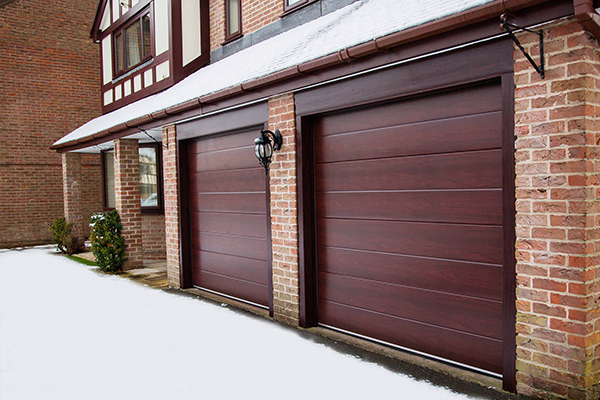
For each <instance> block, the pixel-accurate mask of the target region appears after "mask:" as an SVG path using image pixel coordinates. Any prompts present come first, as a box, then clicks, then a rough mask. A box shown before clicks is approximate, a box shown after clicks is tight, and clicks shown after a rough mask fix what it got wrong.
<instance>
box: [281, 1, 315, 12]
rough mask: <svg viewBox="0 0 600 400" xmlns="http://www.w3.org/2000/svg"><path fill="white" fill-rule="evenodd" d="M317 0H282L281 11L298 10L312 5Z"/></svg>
mask: <svg viewBox="0 0 600 400" xmlns="http://www.w3.org/2000/svg"><path fill="white" fill-rule="evenodd" d="M315 1H317V0H283V11H284V12H287V11H291V10H295V9H296V8H300V7H302V6H304V5H306V4H310V3H314V2H315Z"/></svg>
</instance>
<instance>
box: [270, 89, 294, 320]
mask: <svg viewBox="0 0 600 400" xmlns="http://www.w3.org/2000/svg"><path fill="white" fill-rule="evenodd" d="M269 129H270V130H272V131H275V129H279V130H280V131H281V134H282V135H283V147H282V148H281V150H279V151H277V152H275V153H274V156H273V162H272V163H271V167H270V173H269V175H270V190H271V243H272V252H273V253H272V258H273V311H274V317H275V318H276V319H277V320H279V321H282V322H285V323H287V324H291V325H298V323H299V299H298V293H299V287H298V216H297V215H298V214H297V210H298V205H297V204H298V203H297V196H296V193H297V185H296V177H297V175H296V138H295V135H296V120H295V113H294V95H293V94H284V95H281V96H275V97H272V98H270V99H269Z"/></svg>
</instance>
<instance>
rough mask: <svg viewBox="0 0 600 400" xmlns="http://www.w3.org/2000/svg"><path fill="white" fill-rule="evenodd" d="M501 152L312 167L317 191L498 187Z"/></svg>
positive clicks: (429, 156)
mask: <svg viewBox="0 0 600 400" xmlns="http://www.w3.org/2000/svg"><path fill="white" fill-rule="evenodd" d="M501 167H502V151H501V150H485V151H477V152H468V153H452V154H437V155H427V156H411V157H399V158H384V159H376V160H366V161H349V162H338V163H323V164H317V166H316V171H315V175H316V185H317V191H319V192H320V191H338V190H404V189H406V190H419V189H421V190H423V189H488V188H501V187H502V173H501V171H502V169H501Z"/></svg>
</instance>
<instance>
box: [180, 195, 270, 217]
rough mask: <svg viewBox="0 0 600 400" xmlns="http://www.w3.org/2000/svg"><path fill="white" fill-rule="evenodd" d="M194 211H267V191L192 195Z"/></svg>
mask: <svg viewBox="0 0 600 400" xmlns="http://www.w3.org/2000/svg"><path fill="white" fill-rule="evenodd" d="M191 199H192V202H191V203H192V211H212V212H228V213H240V214H262V215H266V213H267V200H266V198H265V193H264V192H263V193H227V194H213V193H206V194H200V195H196V196H192V198H191Z"/></svg>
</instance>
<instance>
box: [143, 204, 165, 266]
mask: <svg viewBox="0 0 600 400" xmlns="http://www.w3.org/2000/svg"><path fill="white" fill-rule="evenodd" d="M142 252H143V254H144V256H143V257H144V260H164V259H165V257H166V255H167V248H166V243H165V216H164V215H162V214H142Z"/></svg>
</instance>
